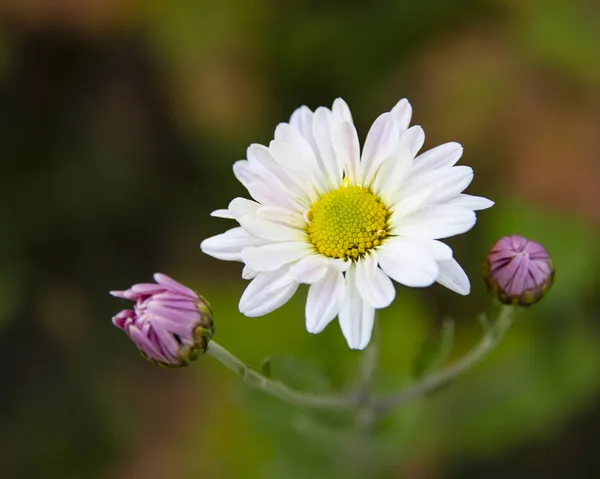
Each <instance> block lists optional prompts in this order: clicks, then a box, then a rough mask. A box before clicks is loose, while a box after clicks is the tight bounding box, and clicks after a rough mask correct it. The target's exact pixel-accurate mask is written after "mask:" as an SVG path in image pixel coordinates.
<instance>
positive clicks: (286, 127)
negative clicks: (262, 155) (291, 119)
mask: <svg viewBox="0 0 600 479" xmlns="http://www.w3.org/2000/svg"><path fill="white" fill-rule="evenodd" d="M275 140H277V141H282V142H284V143H287V144H289V145H290V146H291V147H293V148H295V149H296V150H298V152H299V153H300V154H301V155H302V156H303V157H305V158H307V160H309V161H311V163H315V162H316V157H315V152H314V150H313V148H312V147H311V145H310V143H309V142H308V140H307V139H306V138H305V137H304V135H302V133H300V131H299V130H298V129H297V128H294V127H293V126H292V125H290V124H288V123H280V124H279V125H277V128H275Z"/></svg>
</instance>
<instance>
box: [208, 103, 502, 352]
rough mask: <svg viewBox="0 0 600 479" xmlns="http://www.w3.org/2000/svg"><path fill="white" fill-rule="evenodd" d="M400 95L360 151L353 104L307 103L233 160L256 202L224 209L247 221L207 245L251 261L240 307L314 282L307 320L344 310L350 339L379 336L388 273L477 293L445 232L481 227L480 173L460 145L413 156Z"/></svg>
mask: <svg viewBox="0 0 600 479" xmlns="http://www.w3.org/2000/svg"><path fill="white" fill-rule="evenodd" d="M411 114H412V110H411V106H410V104H409V103H408V101H407V100H401V101H400V102H399V103H398V104H397V105H396V106H395V107H394V108H393V109H392V111H391V112H389V113H384V114H383V115H381V116H380V117H379V118H377V120H376V121H375V123H374V124H373V126H372V127H371V129H370V131H369V133H368V135H367V138H366V141H365V144H364V147H363V149H362V153H361V151H360V146H359V140H358V135H357V132H356V129H355V127H354V123H353V121H352V116H351V114H350V110H349V109H348V106H347V105H346V103H345V102H344V101H343V100H341V99H337V100H336V101H335V102H334V104H333V108H332V109H331V110H329V109H328V108H324V107H321V108H318V109H317V110H316V111H315V112H312V111H311V110H309V109H308V108H307V107H306V106H303V107H301V108H299V109H298V110H296V111H295V112H294V113H293V114H292V117H291V118H290V122H289V123H281V124H280V125H278V126H277V129H276V130H275V139H274V140H273V141H272V142H271V143H270V144H269V146H268V147H266V146H262V145H256V144H255V145H251V146H250V147H249V148H248V151H247V158H248V159H247V160H241V161H238V162H237V163H235V165H234V167H233V171H234V173H235V175H236V177H237V179H238V180H239V181H240V182H241V183H242V184H243V185H244V186H245V187H246V188H247V189H248V192H249V193H250V195H251V196H252V198H254V200H255V201H251V200H247V199H244V198H236V199H234V200H233V201H232V202H231V203H230V204H229V207H228V209H226V210H217V211H215V212H214V213H213V215H214V216H218V217H222V218H230V219H235V220H236V221H237V222H238V223H239V225H240V226H239V227H237V228H233V229H230V230H229V231H227V232H225V233H224V234H221V235H218V236H214V237H212V238H209V239H207V240H205V241H203V242H202V244H201V248H202V251H204V252H205V253H207V254H209V255H211V256H214V257H215V258H219V259H223V260H229V261H242V262H243V263H245V267H244V271H243V273H242V276H243V277H244V278H246V279H251V278H253V280H252V282H251V283H250V285H249V286H248V288H247V289H246V291H245V292H244V294H243V295H242V298H241V300H240V305H239V307H240V311H241V312H242V313H244V314H245V315H246V316H261V315H264V314H267V313H269V312H271V311H273V310H274V309H276V308H279V307H280V306H281V305H283V304H284V303H285V302H287V301H288V300H289V299H290V298H291V297H292V295H293V294H294V293H295V291H296V289H297V288H298V284H299V283H306V284H310V289H309V292H308V298H307V302H306V327H307V329H308V331H309V332H311V333H318V332H320V331H322V330H323V328H325V326H327V324H328V323H330V322H331V321H332V320H333V319H334V318H335V317H336V316H339V322H340V326H341V329H342V332H343V334H344V336H345V337H346V340H347V341H348V344H349V346H350V347H351V348H354V349H363V348H364V347H365V346H366V345H367V344H368V342H369V339H370V337H371V330H372V328H373V321H374V313H375V310H376V309H379V308H385V307H386V306H388V305H389V304H390V303H391V302H392V301H393V299H394V296H395V294H396V293H395V289H394V286H393V284H392V281H391V280H390V278H392V279H394V280H396V281H397V282H398V283H401V284H403V285H406V286H412V287H424V286H429V285H431V284H432V283H434V282H435V281H437V282H438V283H441V284H442V285H444V286H446V287H448V288H450V289H452V290H453V291H456V292H457V293H460V294H468V293H469V290H470V285H469V280H468V278H467V276H466V275H465V273H464V271H463V270H462V269H461V267H460V266H459V265H458V263H457V262H456V261H455V260H454V259H453V253H452V250H451V249H450V248H449V247H448V246H447V245H445V244H444V243H442V242H440V241H438V240H439V239H441V238H447V237H449V236H454V235H457V234H459V233H464V232H465V231H467V230H469V229H471V228H472V227H473V225H474V224H475V221H476V218H475V214H474V211H475V210H479V209H483V208H489V207H490V206H491V205H492V204H493V203H492V202H491V201H490V200H488V199H485V198H481V197H476V196H469V195H463V194H461V192H462V191H463V190H464V189H465V188H466V187H467V186H468V185H469V183H471V180H472V179H473V171H472V170H471V168H469V167H467V166H456V167H455V166H454V165H455V163H456V162H457V161H458V159H459V158H460V157H461V155H462V151H463V149H462V147H461V145H459V144H458V143H446V144H444V145H441V146H438V147H437V148H434V149H432V150H430V151H428V152H426V153H424V154H422V155H419V156H417V157H416V158H415V156H416V155H417V153H418V151H419V150H420V149H421V147H422V146H423V142H424V138H425V136H424V133H423V129H422V128H421V127H419V126H413V127H412V128H408V125H409V123H410V119H411Z"/></svg>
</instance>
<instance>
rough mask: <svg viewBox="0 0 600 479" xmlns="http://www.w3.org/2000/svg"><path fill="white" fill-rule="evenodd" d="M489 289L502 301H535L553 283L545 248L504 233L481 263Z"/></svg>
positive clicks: (550, 260)
mask: <svg viewBox="0 0 600 479" xmlns="http://www.w3.org/2000/svg"><path fill="white" fill-rule="evenodd" d="M484 279H485V281H486V283H487V285H488V288H489V289H490V291H492V292H493V293H494V294H495V295H496V297H497V298H498V299H499V300H500V301H502V302H503V303H505V304H519V305H521V306H530V305H532V304H535V303H537V302H538V301H539V300H540V299H542V297H543V296H544V294H546V292H547V291H548V290H549V289H550V287H551V286H552V283H553V282H554V265H553V263H552V258H551V257H550V254H549V253H548V251H546V248H544V247H543V246H542V245H541V244H539V243H536V242H535V241H531V240H528V239H527V238H523V237H522V236H519V235H513V236H505V237H504V238H501V239H500V240H499V241H498V242H497V243H496V244H495V245H494V246H493V247H492V249H490V251H489V253H488V255H487V258H486V260H485V263H484Z"/></svg>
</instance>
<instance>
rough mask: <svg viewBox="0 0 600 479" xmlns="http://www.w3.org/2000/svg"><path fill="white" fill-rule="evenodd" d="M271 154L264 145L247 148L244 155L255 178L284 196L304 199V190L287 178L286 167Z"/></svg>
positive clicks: (287, 169) (287, 170)
mask: <svg viewBox="0 0 600 479" xmlns="http://www.w3.org/2000/svg"><path fill="white" fill-rule="evenodd" d="M295 152H296V150H293V153H295ZM271 153H272V152H271V150H270V149H269V148H267V147H266V146H264V145H258V144H253V145H250V146H249V147H248V149H247V151H246V155H247V156H248V161H249V162H250V166H251V168H252V170H253V171H254V172H255V173H256V176H257V178H258V179H260V180H261V181H262V182H263V183H267V184H268V185H269V186H275V187H276V188H277V189H278V190H279V191H281V192H282V193H284V194H286V195H291V196H296V197H299V198H304V197H305V196H306V194H305V192H304V190H303V189H302V188H300V187H299V186H298V185H297V184H296V183H295V182H294V181H293V179H292V178H291V177H290V176H289V174H288V172H289V171H290V170H289V168H287V167H286V166H287V165H285V164H281V162H279V161H278V159H276V158H275V157H274V155H273V154H271ZM290 161H293V160H290ZM300 161H301V162H302V160H300Z"/></svg>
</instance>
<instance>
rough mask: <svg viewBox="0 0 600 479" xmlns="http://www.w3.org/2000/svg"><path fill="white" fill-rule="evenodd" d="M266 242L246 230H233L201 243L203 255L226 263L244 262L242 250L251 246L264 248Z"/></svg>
mask: <svg viewBox="0 0 600 479" xmlns="http://www.w3.org/2000/svg"><path fill="white" fill-rule="evenodd" d="M264 244H265V240H262V239H259V238H257V237H255V236H252V235H251V234H250V233H248V232H247V231H246V230H244V228H239V227H238V228H232V229H230V230H228V231H226V232H225V233H222V234H220V235H216V236H212V237H211V238H207V239H205V240H204V241H203V242H202V243H200V249H201V250H202V252H203V253H206V254H208V255H210V256H213V257H214V258H217V259H222V260H226V261H242V255H241V253H242V250H243V249H244V248H247V247H249V246H262V245H264Z"/></svg>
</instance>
